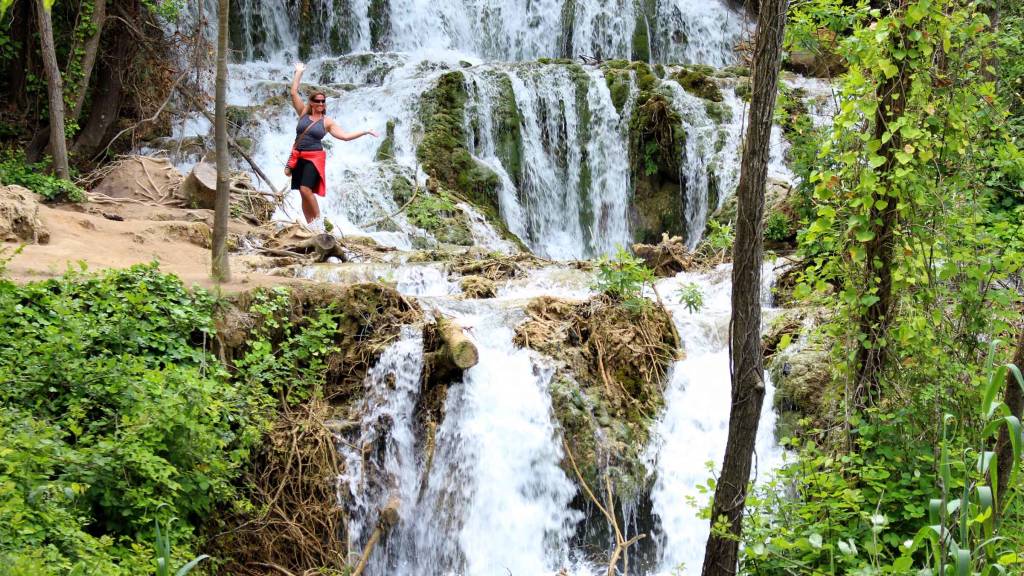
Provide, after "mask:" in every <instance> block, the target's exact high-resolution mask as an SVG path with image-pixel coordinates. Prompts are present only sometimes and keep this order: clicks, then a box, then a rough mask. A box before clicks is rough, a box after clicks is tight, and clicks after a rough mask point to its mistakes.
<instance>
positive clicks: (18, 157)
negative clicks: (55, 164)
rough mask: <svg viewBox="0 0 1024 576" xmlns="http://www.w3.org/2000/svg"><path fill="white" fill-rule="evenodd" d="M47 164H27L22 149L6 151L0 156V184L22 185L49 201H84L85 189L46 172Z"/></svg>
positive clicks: (46, 162) (47, 162)
mask: <svg viewBox="0 0 1024 576" xmlns="http://www.w3.org/2000/svg"><path fill="white" fill-rule="evenodd" d="M49 164H50V162H49V160H47V161H44V162H40V163H38V164H28V163H27V162H26V161H25V152H24V150H18V151H6V152H4V153H3V155H2V156H0V185H3V186H8V185H11V184H16V185H18V186H24V187H25V188H28V189H29V190H31V191H33V192H35V193H36V194H39V195H40V196H42V197H43V198H45V199H47V200H49V201H51V202H64V201H70V202H82V201H84V200H85V191H84V190H82V189H81V188H79V187H78V186H76V185H75V184H74V183H73V182H70V181H68V180H62V179H60V178H56V177H54V176H49V175H47V174H46V172H47V169H48V168H49Z"/></svg>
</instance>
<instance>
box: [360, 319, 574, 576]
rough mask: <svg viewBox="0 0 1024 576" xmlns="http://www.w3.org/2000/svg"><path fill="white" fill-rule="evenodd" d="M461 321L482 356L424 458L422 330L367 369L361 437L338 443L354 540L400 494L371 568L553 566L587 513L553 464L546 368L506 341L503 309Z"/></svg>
mask: <svg viewBox="0 0 1024 576" xmlns="http://www.w3.org/2000/svg"><path fill="white" fill-rule="evenodd" d="M496 312H497V313H496ZM459 320H460V322H461V323H472V324H473V329H472V332H471V333H472V334H473V336H474V338H473V339H474V341H475V343H476V345H477V346H478V349H479V353H480V361H479V364H477V365H476V366H475V367H473V368H471V369H470V370H468V371H467V372H466V373H465V376H464V378H463V380H462V381H461V382H457V383H455V384H453V385H452V386H451V388H450V389H449V391H448V395H447V400H446V402H445V405H444V420H443V422H442V424H441V425H440V427H439V428H438V429H437V431H436V444H435V446H436V447H435V448H434V452H433V458H432V459H429V468H426V466H428V463H427V462H424V459H423V458H418V457H417V455H416V448H417V447H418V446H419V445H418V444H417V440H416V438H417V437H422V435H423V434H424V432H423V431H422V430H419V431H417V430H416V429H415V424H414V421H415V415H414V411H415V406H416V402H417V399H418V391H419V385H420V382H419V380H420V371H421V368H422V364H421V362H420V361H417V360H416V359H417V358H419V357H420V356H421V355H422V338H419V337H414V336H412V335H410V334H406V335H404V336H403V338H402V339H401V340H400V341H399V342H397V343H396V344H394V345H392V346H391V347H390V348H388V349H387V350H386V351H385V352H384V353H383V354H382V356H381V358H380V360H379V361H378V363H377V365H376V366H375V367H374V368H373V370H372V371H371V372H370V374H369V375H368V376H367V382H366V391H367V399H366V401H365V402H364V405H363V412H364V415H363V419H362V422H361V425H360V432H359V436H358V440H357V441H356V442H354V443H352V444H346V443H342V444H341V446H342V448H341V450H342V453H343V454H344V455H345V463H346V474H345V476H344V478H342V480H341V482H340V485H341V486H342V487H343V490H342V494H341V496H342V501H343V502H346V503H347V509H348V510H349V512H350V518H351V520H350V523H351V526H350V529H349V537H350V544H351V545H353V546H356V547H358V546H359V545H361V544H362V543H363V542H365V540H366V538H367V536H368V533H369V530H371V529H372V527H373V525H374V523H375V522H376V518H377V509H378V508H379V507H381V506H383V505H384V503H385V502H386V501H387V500H388V498H392V497H396V496H397V497H398V498H399V500H400V507H399V522H398V525H397V526H396V527H395V528H393V530H392V532H391V533H390V534H389V536H388V539H387V546H386V550H385V551H384V552H383V553H380V554H375V556H374V561H373V563H372V564H371V569H370V571H369V572H368V573H369V574H398V575H409V576H414V575H421V574H446V573H461V574H472V575H487V574H501V573H506V571H511V572H512V573H513V574H547V573H554V572H555V571H557V570H558V569H560V568H561V567H563V566H565V565H566V563H567V561H568V552H569V550H568V539H569V536H571V534H572V532H573V529H574V527H575V524H576V523H577V522H578V521H579V520H580V519H581V518H582V514H580V513H579V512H577V511H574V510H572V509H571V508H570V507H569V503H570V501H571V500H572V498H573V496H574V494H575V491H576V489H575V487H574V486H573V484H572V483H571V482H570V481H569V479H568V477H567V476H566V475H565V473H564V472H563V471H562V469H561V468H560V467H559V461H560V460H561V458H562V450H561V447H560V444H559V443H558V435H557V432H556V430H555V426H554V424H553V421H552V418H551V400H550V397H549V395H548V384H549V380H550V378H551V375H552V373H553V369H552V368H551V367H549V366H547V365H546V363H545V362H543V361H541V360H540V359H539V358H538V357H536V356H535V355H534V354H532V353H530V352H528V351H526V350H523V349H519V348H516V347H515V346H514V345H513V343H512V330H511V328H510V327H509V324H508V319H507V318H506V316H505V315H504V314H502V313H500V311H498V310H496V309H493V308H488V307H486V306H484V307H481V308H478V309H476V310H474V311H473V312H471V313H470V314H468V315H462V316H461V317H460V318H459ZM386 430H389V431H387V432H385V431H386ZM364 451H368V453H369V454H370V455H371V456H370V457H369V463H368V464H367V463H365V462H364V458H365V454H364Z"/></svg>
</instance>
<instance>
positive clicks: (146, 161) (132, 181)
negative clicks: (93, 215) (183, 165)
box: [92, 156, 184, 204]
mask: <svg viewBox="0 0 1024 576" xmlns="http://www.w3.org/2000/svg"><path fill="white" fill-rule="evenodd" d="M182 179H184V176H182V174H181V172H179V171H178V169H177V168H175V167H174V166H173V165H172V164H171V162H170V160H168V159H166V158H154V157H151V156H129V157H128V158H125V159H123V160H120V161H118V162H115V163H113V164H111V165H110V168H109V171H108V173H107V175H106V176H104V177H103V180H101V181H100V183H99V184H97V185H96V186H95V187H93V189H92V192H93V193H95V194H103V195H105V196H110V197H111V198H131V199H134V200H139V201H144V202H155V203H157V204H165V203H168V201H172V202H173V201H176V200H179V198H178V193H179V188H180V187H181V182H182Z"/></svg>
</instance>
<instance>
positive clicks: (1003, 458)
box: [995, 328, 1024, 515]
mask: <svg viewBox="0 0 1024 576" xmlns="http://www.w3.org/2000/svg"><path fill="white" fill-rule="evenodd" d="M1013 363H1014V365H1016V366H1017V368H1020V369H1021V370H1022V371H1024V328H1022V329H1021V331H1020V334H1019V335H1018V336H1017V349H1016V350H1015V351H1014V353H1013ZM1003 404H1006V407H1007V408H1009V409H1010V413H1011V414H1013V415H1014V416H1016V417H1017V419H1018V420H1019V419H1020V418H1021V417H1022V416H1024V390H1021V387H1020V384H1019V383H1018V382H1017V377H1016V376H1014V375H1013V372H1010V371H1007V372H1006V390H1005V391H1004V392H1003ZM995 451H996V464H997V465H998V472H999V474H998V477H997V482H996V514H997V515H999V514H1001V512H1002V506H1003V504H1004V502H1005V501H1006V500H1005V498H1004V497H1003V495H1004V494H1006V489H1007V488H1008V486H1007V485H1008V484H1009V482H1010V465H1009V462H1010V461H1011V460H1012V459H1013V445H1012V444H1011V443H1010V434H1009V432H1008V431H1007V429H1006V427H1005V426H1004V427H1003V428H1001V429H1000V430H999V438H998V439H996V450H995Z"/></svg>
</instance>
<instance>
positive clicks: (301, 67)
mask: <svg viewBox="0 0 1024 576" xmlns="http://www.w3.org/2000/svg"><path fill="white" fill-rule="evenodd" d="M305 71H306V65H305V64H303V63H302V62H296V63H295V74H296V75H298V76H301V75H302V73H303V72H305Z"/></svg>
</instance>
